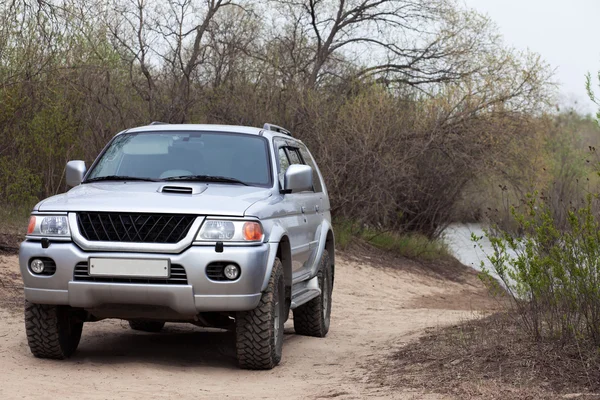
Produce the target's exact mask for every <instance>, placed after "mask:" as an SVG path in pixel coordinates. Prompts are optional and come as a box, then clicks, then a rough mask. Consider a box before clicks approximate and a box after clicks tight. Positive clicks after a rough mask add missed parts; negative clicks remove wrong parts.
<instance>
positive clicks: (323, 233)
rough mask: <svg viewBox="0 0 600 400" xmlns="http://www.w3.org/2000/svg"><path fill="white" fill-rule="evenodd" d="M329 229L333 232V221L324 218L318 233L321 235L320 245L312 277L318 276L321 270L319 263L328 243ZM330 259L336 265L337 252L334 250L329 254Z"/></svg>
mask: <svg viewBox="0 0 600 400" xmlns="http://www.w3.org/2000/svg"><path fill="white" fill-rule="evenodd" d="M329 231H331V232H332V233H333V227H332V226H331V222H329V221H328V220H326V219H324V220H323V223H322V224H321V229H320V230H319V231H318V233H317V234H318V235H319V237H318V241H319V245H318V246H319V247H318V249H317V252H316V254H315V259H314V260H313V265H312V267H311V269H310V278H313V277H315V276H317V273H318V272H319V264H320V261H321V257H323V251H324V250H325V246H326V244H327V234H328V233H329ZM334 243H335V239H334ZM329 260H330V261H331V265H335V254H334V253H333V252H332V254H330V255H329Z"/></svg>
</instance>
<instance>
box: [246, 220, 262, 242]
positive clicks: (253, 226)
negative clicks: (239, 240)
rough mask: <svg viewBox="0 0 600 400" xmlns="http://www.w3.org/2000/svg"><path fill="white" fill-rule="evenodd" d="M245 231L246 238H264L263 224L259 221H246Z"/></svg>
mask: <svg viewBox="0 0 600 400" xmlns="http://www.w3.org/2000/svg"><path fill="white" fill-rule="evenodd" d="M243 231H244V240H247V241H252V242H256V241H259V240H261V239H262V236H263V231H262V226H261V225H260V224H259V223H258V222H246V223H245V224H244V229H243Z"/></svg>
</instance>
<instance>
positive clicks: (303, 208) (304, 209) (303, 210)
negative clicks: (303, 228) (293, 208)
mask: <svg viewBox="0 0 600 400" xmlns="http://www.w3.org/2000/svg"><path fill="white" fill-rule="evenodd" d="M300 211H302V214H304V213H305V212H306V207H304V206H302V207H300Z"/></svg>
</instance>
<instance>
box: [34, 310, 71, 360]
mask: <svg viewBox="0 0 600 400" xmlns="http://www.w3.org/2000/svg"><path fill="white" fill-rule="evenodd" d="M82 330H83V321H82V320H81V319H78V318H77V317H76V316H75V313H74V312H73V309H72V308H71V307H69V306H56V305H44V304H34V303H30V302H28V301H25V331H26V333H27V343H28V344H29V349H30V350H31V352H32V353H33V355H34V356H36V357H38V358H53V359H57V360H62V359H65V358H69V357H70V356H71V355H72V354H73V353H74V352H75V350H77V346H78V345H79V340H80V339H81V332H82Z"/></svg>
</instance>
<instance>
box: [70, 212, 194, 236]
mask: <svg viewBox="0 0 600 400" xmlns="http://www.w3.org/2000/svg"><path fill="white" fill-rule="evenodd" d="M195 219H196V217H195V216H193V215H178V214H124V213H97V212H80V213H77V226H78V227H79V232H80V233H81V235H82V236H83V237H84V238H86V239H87V240H91V241H102V242H136V243H177V242H179V241H180V240H181V239H183V238H184V237H185V236H186V235H187V234H188V231H189V230H190V227H191V226H192V224H193V223H194V220H195Z"/></svg>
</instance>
